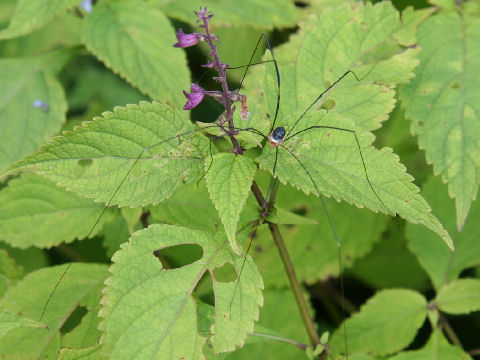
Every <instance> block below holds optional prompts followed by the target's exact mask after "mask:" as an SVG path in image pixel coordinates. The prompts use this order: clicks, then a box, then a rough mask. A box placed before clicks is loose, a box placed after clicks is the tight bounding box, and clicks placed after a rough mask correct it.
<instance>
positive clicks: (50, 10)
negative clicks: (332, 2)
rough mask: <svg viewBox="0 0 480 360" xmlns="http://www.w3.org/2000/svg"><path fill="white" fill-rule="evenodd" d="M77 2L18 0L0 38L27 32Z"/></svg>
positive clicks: (64, 0)
mask: <svg viewBox="0 0 480 360" xmlns="http://www.w3.org/2000/svg"><path fill="white" fill-rule="evenodd" d="M78 2H79V1H78V0H35V1H31V0H19V1H18V2H17V7H16V8H15V12H14V14H13V16H12V19H11V20H10V24H9V25H8V27H7V28H6V29H3V30H2V31H0V39H10V38H14V37H17V36H21V35H25V34H28V33H29V32H32V31H33V30H35V29H38V28H40V27H42V26H43V25H45V24H46V23H48V22H49V21H50V20H52V19H53V18H54V17H55V16H57V15H58V14H60V13H62V12H64V11H66V10H67V9H69V8H71V7H73V6H75V5H77V4H78Z"/></svg>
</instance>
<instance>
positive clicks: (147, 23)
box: [83, 0, 190, 107]
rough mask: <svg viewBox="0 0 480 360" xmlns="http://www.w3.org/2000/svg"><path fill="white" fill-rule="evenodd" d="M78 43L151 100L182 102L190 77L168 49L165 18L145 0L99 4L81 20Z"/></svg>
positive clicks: (178, 55)
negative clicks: (82, 25) (80, 42)
mask: <svg viewBox="0 0 480 360" xmlns="http://www.w3.org/2000/svg"><path fill="white" fill-rule="evenodd" d="M83 42H84V43H85V45H86V46H87V49H89V50H90V51H91V52H92V53H93V54H95V55H96V56H97V57H98V58H99V59H100V60H102V61H103V62H104V63H105V64H106V65H107V66H108V67H111V68H112V69H113V70H114V71H115V72H118V73H119V74H120V75H121V76H122V77H124V78H125V79H126V80H127V81H129V82H130V83H131V84H133V85H134V86H137V87H138V88H139V89H140V90H141V91H142V92H144V93H146V94H147V95H149V96H150V97H151V98H152V99H155V100H162V101H164V102H169V103H171V104H172V105H175V106H176V107H180V106H182V105H183V104H184V103H185V98H184V96H183V94H182V90H183V89H187V88H188V87H189V79H190V76H189V75H188V74H189V71H188V68H187V62H186V59H185V54H184V53H183V52H182V51H179V50H178V49H176V48H174V47H172V44H173V43H174V42H175V32H174V29H173V27H172V25H171V24H170V22H169V21H168V18H167V17H166V16H165V15H163V14H162V13H161V12H160V11H158V10H157V9H155V8H154V7H153V6H151V5H149V4H148V2H145V1H132V0H127V1H125V0H122V1H114V2H104V1H103V2H100V3H99V4H97V5H96V6H95V9H94V11H93V12H92V13H91V14H90V15H89V16H87V17H86V19H85V24H84V27H83Z"/></svg>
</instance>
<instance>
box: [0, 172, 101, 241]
mask: <svg viewBox="0 0 480 360" xmlns="http://www.w3.org/2000/svg"><path fill="white" fill-rule="evenodd" d="M103 210H104V205H103V204H100V203H95V202H93V201H92V200H89V199H82V198H79V197H77V196H76V195H75V194H74V193H71V192H67V191H65V190H64V189H61V188H59V187H57V186H55V184H54V183H53V182H51V181H50V180H47V179H45V178H42V177H40V176H37V175H34V174H24V175H23V176H22V177H20V178H19V179H14V180H12V181H11V182H9V184H8V187H5V188H3V189H2V190H1V191H0V234H1V235H0V237H1V238H2V240H4V241H5V242H7V243H9V244H10V245H12V246H15V247H19V248H27V247H29V246H37V247H47V248H49V247H52V246H54V245H58V244H59V243H61V242H71V241H73V240H75V238H79V239H81V238H83V237H85V236H87V235H89V234H93V235H94V234H95V233H96V232H98V230H99V229H100V228H101V225H102V219H101V220H100V222H99V223H98V224H99V226H98V227H96V228H95V229H92V227H93V225H94V224H96V223H97V219H98V218H99V216H100V214H101V213H102V212H103Z"/></svg>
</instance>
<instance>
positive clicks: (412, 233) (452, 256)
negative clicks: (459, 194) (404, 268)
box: [406, 176, 480, 290]
mask: <svg viewBox="0 0 480 360" xmlns="http://www.w3.org/2000/svg"><path fill="white" fill-rule="evenodd" d="M422 191H423V193H424V195H425V198H426V199H428V201H429V203H430V204H431V205H432V207H433V209H434V210H435V212H436V213H437V214H438V217H439V218H440V220H441V221H442V222H443V223H444V224H445V226H446V228H447V229H448V230H449V231H450V232H452V234H455V236H454V239H455V252H451V251H449V250H448V249H446V248H445V247H444V246H443V244H440V243H438V241H437V238H436V236H435V235H434V234H433V233H431V232H429V231H428V230H426V229H425V228H423V227H421V226H416V225H412V224H407V227H406V237H407V239H408V241H409V243H408V247H409V249H410V251H411V252H412V253H413V254H414V255H415V256H416V257H417V260H418V262H419V263H420V265H422V267H423V268H424V269H425V271H426V272H427V274H428V275H429V277H430V279H431V280H432V283H433V285H434V287H435V288H436V289H437V290H438V289H440V288H441V287H442V286H443V285H444V284H445V283H448V282H451V281H453V280H455V279H457V278H458V277H459V275H460V273H461V272H462V271H463V270H465V269H467V268H470V267H473V266H477V265H479V264H480V242H479V241H478V239H479V238H480V227H479V226H478V219H479V218H480V203H479V202H478V201H477V202H474V203H473V204H472V208H471V209H470V212H471V216H470V217H469V219H468V220H467V222H466V223H465V227H464V229H463V231H462V232H461V233H456V229H455V228H456V225H455V204H454V201H453V200H452V199H451V198H450V197H449V196H448V191H447V186H446V185H445V184H443V183H442V181H441V180H440V179H439V178H438V177H434V176H430V178H429V179H428V180H427V182H426V183H425V184H424V187H423V189H422Z"/></svg>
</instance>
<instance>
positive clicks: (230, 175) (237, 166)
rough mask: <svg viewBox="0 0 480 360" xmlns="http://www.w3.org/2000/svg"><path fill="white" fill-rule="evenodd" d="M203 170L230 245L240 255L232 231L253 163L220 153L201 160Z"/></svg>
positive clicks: (251, 174) (254, 170) (250, 181)
mask: <svg viewBox="0 0 480 360" xmlns="http://www.w3.org/2000/svg"><path fill="white" fill-rule="evenodd" d="M205 171H208V172H207V175H206V181H207V187H208V192H209V193H210V197H211V199H212V202H213V203H214V204H215V207H216V209H217V210H218V214H219V215H220V219H221V220H222V223H223V225H224V226H225V232H226V233H227V237H228V241H229V242H230V246H231V247H232V248H233V249H234V250H235V252H236V253H237V254H239V255H240V254H242V253H243V251H242V250H241V249H240V248H239V246H238V244H237V241H236V239H235V232H236V230H237V223H238V220H239V219H240V213H241V212H242V209H243V206H244V205H245V202H246V201H247V197H248V194H249V193H250V186H251V185H252V182H253V178H254V176H255V173H256V171H257V166H256V165H255V163H254V162H253V161H252V160H251V159H250V158H248V157H246V156H237V155H235V154H228V153H222V154H217V155H215V156H213V158H212V159H211V160H210V161H207V162H206V163H205Z"/></svg>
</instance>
